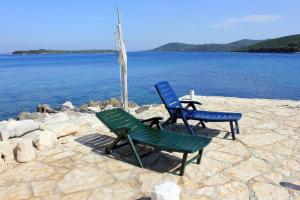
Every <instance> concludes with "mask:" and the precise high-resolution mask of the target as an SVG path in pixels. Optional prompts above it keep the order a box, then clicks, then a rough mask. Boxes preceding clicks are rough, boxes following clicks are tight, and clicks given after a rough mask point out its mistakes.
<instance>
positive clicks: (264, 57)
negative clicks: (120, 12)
mask: <svg viewBox="0 0 300 200" xmlns="http://www.w3.org/2000/svg"><path fill="white" fill-rule="evenodd" d="M128 60H129V61H128V62H129V63H128V67H129V69H128V73H129V74H128V86H129V98H130V100H133V101H136V102H137V103H139V104H145V103H158V102H160V99H159V97H158V95H157V93H156V91H155V89H154V87H153V85H154V84H155V83H156V82H158V81H160V80H168V81H170V83H171V84H172V86H173V87H174V90H175V91H176V92H177V94H178V96H181V95H184V94H187V93H188V92H189V90H191V89H194V90H195V92H196V94H200V95H216V96H235V97H253V98H272V99H293V100H299V99H300V78H299V77H300V54H248V53H198V52H196V53H194V52H188V53H184V52H172V53H171V52H167V53H163V52H141V53H129V55H128ZM115 96H119V66H118V64H117V55H116V54H81V55H1V56H0V119H5V118H8V117H15V116H16V115H17V113H19V112H21V111H34V110H35V107H36V105H37V104H41V103H46V104H50V105H52V106H58V105H60V104H61V103H63V102H64V101H66V100H70V101H72V102H73V103H74V104H75V105H80V104H82V103H85V102H87V101H88V100H90V99H93V100H103V99H107V98H110V97H115Z"/></svg>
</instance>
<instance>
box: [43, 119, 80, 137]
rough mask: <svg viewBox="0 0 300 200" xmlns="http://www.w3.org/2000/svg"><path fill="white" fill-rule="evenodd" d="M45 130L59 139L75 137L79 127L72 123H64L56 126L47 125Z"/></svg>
mask: <svg viewBox="0 0 300 200" xmlns="http://www.w3.org/2000/svg"><path fill="white" fill-rule="evenodd" d="M47 130H48V131H51V132H53V133H55V135H56V137H57V138H61V137H64V136H68V135H75V134H76V133H78V132H79V131H80V130H81V127H80V125H79V124H76V123H74V122H73V121H64V122H60V123H58V124H47Z"/></svg>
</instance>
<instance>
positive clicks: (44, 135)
mask: <svg viewBox="0 0 300 200" xmlns="http://www.w3.org/2000/svg"><path fill="white" fill-rule="evenodd" d="M22 138H28V139H31V140H32V142H33V144H34V146H35V147H36V148H37V149H39V150H43V149H48V148H52V147H53V146H54V145H55V144H56V142H57V138H56V134H55V133H53V132H50V131H41V130H36V131H33V132H31V133H29V134H27V135H25V136H24V137H22Z"/></svg>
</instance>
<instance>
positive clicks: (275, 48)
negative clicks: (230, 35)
mask: <svg viewBox="0 0 300 200" xmlns="http://www.w3.org/2000/svg"><path fill="white" fill-rule="evenodd" d="M234 51H242V52H255V53H296V52H300V34H297V35H290V36H285V37H279V38H274V39H269V40H265V41H262V42H259V43H256V44H253V45H250V46H248V47H244V48H240V49H236V50H234Z"/></svg>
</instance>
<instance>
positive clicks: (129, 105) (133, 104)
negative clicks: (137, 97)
mask: <svg viewBox="0 0 300 200" xmlns="http://www.w3.org/2000/svg"><path fill="white" fill-rule="evenodd" d="M128 107H129V108H136V107H138V105H137V103H135V102H133V101H129V102H128Z"/></svg>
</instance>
